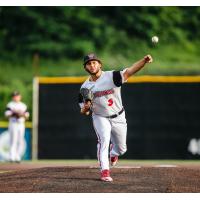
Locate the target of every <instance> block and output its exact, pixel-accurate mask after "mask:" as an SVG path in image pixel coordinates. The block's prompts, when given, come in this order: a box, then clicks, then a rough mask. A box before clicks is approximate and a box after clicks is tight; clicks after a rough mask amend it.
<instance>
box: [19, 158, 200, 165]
mask: <svg viewBox="0 0 200 200" xmlns="http://www.w3.org/2000/svg"><path fill="white" fill-rule="evenodd" d="M23 163H27V164H62V165H63V164H66V165H82V164H88V165H96V164H98V163H97V160H95V159H91V160H86V159H77V160H33V161H23ZM119 164H123V165H138V164H140V165H157V164H174V165H175V164H198V165H200V161H199V160H128V159H120V160H119Z"/></svg>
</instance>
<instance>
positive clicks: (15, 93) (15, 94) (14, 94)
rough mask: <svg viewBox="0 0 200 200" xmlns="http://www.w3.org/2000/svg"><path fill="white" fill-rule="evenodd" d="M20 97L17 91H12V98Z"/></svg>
mask: <svg viewBox="0 0 200 200" xmlns="http://www.w3.org/2000/svg"><path fill="white" fill-rule="evenodd" d="M19 95H21V94H20V92H19V91H14V92H13V93H12V94H11V96H12V97H14V96H19Z"/></svg>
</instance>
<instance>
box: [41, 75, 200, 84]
mask: <svg viewBox="0 0 200 200" xmlns="http://www.w3.org/2000/svg"><path fill="white" fill-rule="evenodd" d="M87 78H88V76H80V77H78V76H77V77H75V76H74V77H38V81H39V83H40V84H62V83H83V82H84V81H85V80H86V79H87ZM148 82H149V83H150V82H153V83H195V82H200V76H132V77H130V78H129V79H128V83H148Z"/></svg>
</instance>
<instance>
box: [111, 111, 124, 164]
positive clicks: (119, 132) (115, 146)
mask: <svg viewBox="0 0 200 200" xmlns="http://www.w3.org/2000/svg"><path fill="white" fill-rule="evenodd" d="M126 137H127V123H126V119H125V113H122V114H121V115H119V116H118V117H117V118H114V119H113V120H112V129H111V149H110V159H111V165H112V166H114V165H115V164H116V162H117V160H118V156H120V155H123V154H124V153H125V152H126V150H127V145H126Z"/></svg>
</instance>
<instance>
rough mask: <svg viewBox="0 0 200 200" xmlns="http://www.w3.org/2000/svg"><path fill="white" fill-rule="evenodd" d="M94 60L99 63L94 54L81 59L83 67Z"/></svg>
mask: <svg viewBox="0 0 200 200" xmlns="http://www.w3.org/2000/svg"><path fill="white" fill-rule="evenodd" d="M91 60H96V61H98V62H100V63H101V61H100V59H99V58H97V56H96V55H95V54H94V53H90V54H88V55H86V56H84V58H83V65H84V66H85V65H86V64H87V63H88V62H89V61H91Z"/></svg>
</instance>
